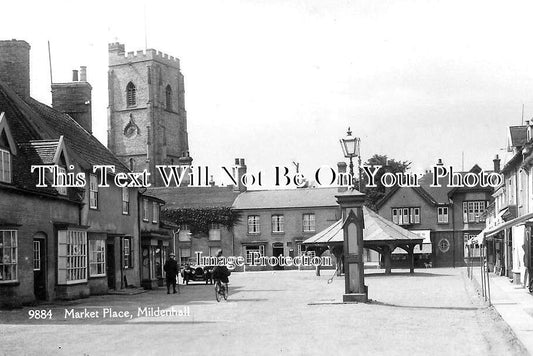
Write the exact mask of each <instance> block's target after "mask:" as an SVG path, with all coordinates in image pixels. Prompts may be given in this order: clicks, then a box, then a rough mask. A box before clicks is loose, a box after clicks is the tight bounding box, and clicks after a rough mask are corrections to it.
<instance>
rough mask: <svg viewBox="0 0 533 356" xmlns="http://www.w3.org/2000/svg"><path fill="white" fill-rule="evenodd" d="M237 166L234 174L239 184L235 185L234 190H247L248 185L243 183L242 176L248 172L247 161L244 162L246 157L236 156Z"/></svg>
mask: <svg viewBox="0 0 533 356" xmlns="http://www.w3.org/2000/svg"><path fill="white" fill-rule="evenodd" d="M235 166H236V167H235V168H234V171H233V175H234V177H235V178H236V180H237V186H236V187H233V190H234V191H239V192H241V193H242V192H245V191H246V189H247V187H246V186H245V185H244V184H242V176H243V175H245V174H246V169H247V167H246V163H245V162H244V158H235Z"/></svg>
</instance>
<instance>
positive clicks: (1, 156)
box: [0, 148, 12, 183]
mask: <svg viewBox="0 0 533 356" xmlns="http://www.w3.org/2000/svg"><path fill="white" fill-rule="evenodd" d="M11 172H12V169H11V152H9V151H8V150H4V149H3V148H0V182H5V183H11V175H12V173H11Z"/></svg>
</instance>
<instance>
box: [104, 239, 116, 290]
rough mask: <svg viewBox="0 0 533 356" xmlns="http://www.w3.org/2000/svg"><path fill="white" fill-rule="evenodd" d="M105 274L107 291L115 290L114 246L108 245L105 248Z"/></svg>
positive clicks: (112, 244)
mask: <svg viewBox="0 0 533 356" xmlns="http://www.w3.org/2000/svg"><path fill="white" fill-rule="evenodd" d="M106 247H107V248H106V256H105V257H106V266H105V268H106V273H107V286H108V288H109V289H115V286H116V277H115V244H114V243H108V244H107V246H106Z"/></svg>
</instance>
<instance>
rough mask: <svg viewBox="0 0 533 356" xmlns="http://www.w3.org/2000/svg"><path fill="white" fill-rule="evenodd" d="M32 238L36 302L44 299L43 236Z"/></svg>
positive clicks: (44, 256) (44, 254)
mask: <svg viewBox="0 0 533 356" xmlns="http://www.w3.org/2000/svg"><path fill="white" fill-rule="evenodd" d="M37 236H38V235H37V234H36V235H35V237H34V238H33V292H34V294H35V298H36V299H38V300H45V299H46V253H45V252H46V251H45V249H46V244H45V241H46V239H45V236H42V237H41V236H40V237H37Z"/></svg>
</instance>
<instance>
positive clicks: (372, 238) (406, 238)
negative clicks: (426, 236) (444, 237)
mask: <svg viewBox="0 0 533 356" xmlns="http://www.w3.org/2000/svg"><path fill="white" fill-rule="evenodd" d="M363 216H364V221H365V228H364V230H363V241H365V242H376V241H388V242H396V243H409V242H411V241H413V240H416V241H414V242H415V243H416V242H422V240H423V239H422V238H421V237H420V236H418V235H416V234H415V233H412V232H411V231H409V230H406V229H404V228H402V227H401V226H398V225H396V224H394V223H393V222H392V221H389V220H387V219H385V218H384V217H382V216H379V215H378V214H376V213H374V212H373V211H372V210H370V209H368V208H367V207H363ZM343 241H344V233H343V230H342V220H339V221H337V222H335V223H334V224H332V225H331V226H329V227H328V228H326V229H324V230H323V231H320V232H319V233H317V234H316V235H314V236H312V237H310V238H308V239H307V240H305V241H304V242H303V243H304V244H330V243H341V242H343Z"/></svg>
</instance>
